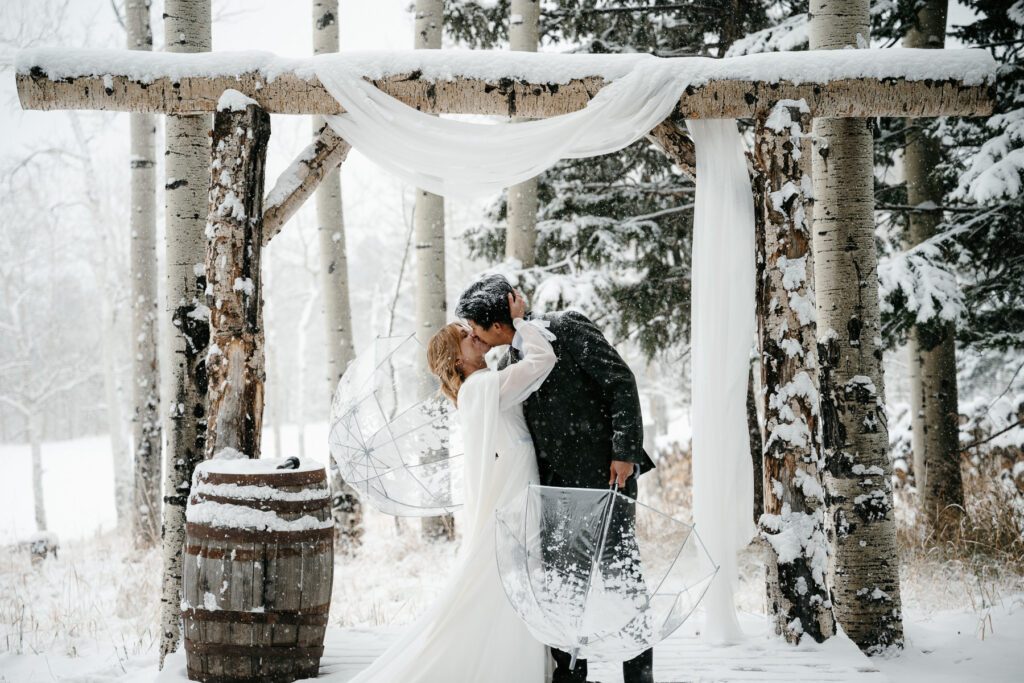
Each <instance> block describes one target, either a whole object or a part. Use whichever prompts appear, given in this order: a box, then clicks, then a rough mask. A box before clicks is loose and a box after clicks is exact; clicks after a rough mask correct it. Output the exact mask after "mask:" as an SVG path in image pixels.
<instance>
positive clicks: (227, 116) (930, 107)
mask: <svg viewBox="0 0 1024 683" xmlns="http://www.w3.org/2000/svg"><path fill="white" fill-rule="evenodd" d="M922 52H927V55H926V56H925V55H922V54H921V53H922ZM351 58H352V59H353V60H355V61H356V62H357V63H359V64H361V65H363V67H364V70H363V73H364V78H366V79H367V80H368V81H370V82H371V83H373V84H374V85H375V86H376V87H377V88H379V89H380V90H382V91H384V92H386V93H388V94H389V95H391V96H393V97H395V98H397V99H399V100H401V101H402V102H404V103H406V104H408V105H409V106H412V107H415V108H417V109H419V110H421V111H424V112H428V113H434V114H445V113H453V114H491V115H501V116H519V117H528V118H542V117H550V116H556V115H559V114H565V113H568V112H572V111H576V110H579V109H581V108H583V107H584V106H586V104H587V103H588V102H589V101H590V99H591V98H592V97H593V96H594V95H595V94H596V93H597V92H598V91H599V90H600V89H601V88H602V87H604V86H605V85H606V83H607V82H608V78H606V76H607V74H608V73H615V72H616V69H618V72H619V73H621V71H622V69H621V68H620V67H622V66H623V65H624V64H626V63H627V61H626V60H629V59H633V58H635V56H629V55H602V56H600V57H599V58H597V59H595V56H592V55H543V54H539V55H530V54H518V55H511V54H509V53H486V52H480V53H459V54H457V55H452V54H451V53H445V52H443V51H416V52H408V53H377V54H353V55H352V57H351ZM679 59H685V58H679ZM719 64H720V68H718V69H717V70H715V71H714V72H713V73H712V74H711V75H710V76H708V75H706V74H705V75H704V76H703V77H701V78H698V79H695V80H694V82H693V83H692V84H691V85H690V86H688V87H686V88H685V89H684V90H683V92H681V93H680V96H679V104H678V106H677V108H676V110H675V111H674V112H673V113H672V114H671V115H670V116H669V118H667V119H666V120H665V121H663V122H662V123H661V124H659V125H658V126H657V127H655V128H654V129H653V130H652V131H650V133H649V134H648V138H649V139H651V140H652V141H654V142H655V143H656V144H657V145H659V146H660V147H661V148H662V149H663V150H664V151H665V153H667V154H668V155H669V156H670V157H671V158H672V159H673V161H674V162H676V163H677V164H678V165H679V166H680V167H681V168H682V169H683V172H684V173H687V174H689V175H691V176H692V175H694V174H695V172H696V170H695V169H696V164H695V155H694V149H693V144H692V141H691V140H690V138H689V136H688V134H687V133H686V129H685V126H684V125H683V121H684V120H686V119H700V118H750V119H753V120H754V122H755V133H754V139H755V145H754V151H753V154H752V156H751V161H752V164H751V166H752V185H753V188H754V195H755V196H754V201H755V207H756V229H757V235H756V250H757V254H756V259H757V267H758V275H757V284H756V286H757V295H756V300H757V317H758V340H759V351H760V354H759V357H760V365H761V377H762V388H765V387H766V386H768V387H787V386H796V385H797V384H799V382H800V381H806V382H810V384H811V386H813V387H817V386H818V383H819V364H818V347H817V343H818V331H817V328H816V322H815V318H814V316H813V315H808V314H807V310H806V306H807V304H808V301H810V303H811V306H812V308H813V302H814V289H813V287H814V285H813V282H814V281H813V256H814V255H813V253H812V249H811V244H812V241H813V240H812V232H811V227H810V225H809V216H810V215H811V213H810V209H811V202H812V201H813V200H812V199H811V197H810V187H811V184H810V174H811V170H810V169H811V154H812V147H811V124H812V120H813V119H814V118H815V117H819V118H869V117H934V116H986V115H988V114H990V113H991V110H992V102H993V86H992V85H991V84H992V82H993V80H994V78H993V77H994V64H993V63H991V60H990V59H988V58H987V55H985V54H984V53H978V52H975V51H937V50H928V51H914V50H882V51H870V50H836V51H810V52H800V53H776V54H769V55H756V56H753V57H749V58H735V59H732V60H728V59H727V60H720V61H719ZM682 66H685V65H682ZM17 67H18V68H17V75H16V78H17V88H18V94H19V97H20V100H21V104H22V106H23V107H24V108H25V109H42V110H52V109H99V110H109V111H125V112H148V113H156V114H178V115H190V114H203V113H214V114H215V116H214V128H213V139H212V147H211V164H212V168H213V169H218V170H219V171H223V170H228V171H230V172H229V173H222V172H217V173H212V174H211V187H210V193H209V197H210V211H209V220H208V227H207V236H208V243H207V251H206V274H207V285H208V289H207V295H208V297H209V299H210V301H211V302H216V305H211V306H210V309H211V315H210V327H211V330H210V332H211V348H214V347H213V344H215V345H216V347H215V348H216V350H217V351H216V354H215V355H214V356H211V357H210V360H209V361H208V372H209V379H210V382H209V386H210V387H211V389H210V391H209V393H208V404H209V410H208V412H207V414H208V417H209V423H208V429H207V440H206V454H207V457H209V456H210V455H212V454H213V453H214V452H216V451H218V450H220V449H222V448H225V447H231V448H235V449H237V450H239V451H241V452H243V453H246V454H248V455H249V456H250V457H258V455H259V450H260V430H261V422H262V406H263V380H264V371H263V368H264V360H263V323H262V312H261V306H262V298H261V288H260V283H261V278H260V253H261V249H262V247H263V246H265V245H266V244H267V243H268V242H269V241H270V240H271V239H272V238H273V237H274V236H275V235H276V234H277V233H278V232H280V230H281V229H282V227H283V226H284V224H285V223H286V222H287V220H288V219H289V218H290V217H291V216H292V215H294V213H295V212H296V211H297V209H298V208H299V206H301V204H302V203H303V202H304V201H305V200H306V199H307V198H308V197H309V196H310V195H311V194H312V193H313V191H314V190H315V188H316V186H317V185H318V183H319V182H320V180H321V179H322V178H323V177H324V175H325V174H326V173H327V172H328V171H330V170H331V169H333V168H336V167H337V166H339V165H340V164H341V163H342V162H343V161H344V159H345V157H346V155H347V153H348V151H349V145H348V143H346V142H345V141H344V140H343V139H342V138H341V137H339V136H338V135H337V134H335V133H334V132H333V131H332V130H331V129H330V128H329V127H325V128H324V129H323V130H322V132H321V133H320V135H319V137H318V138H317V139H316V140H315V141H314V142H313V144H312V145H311V146H309V147H308V148H306V149H305V150H303V151H302V152H301V153H300V154H299V156H298V157H297V158H296V160H295V162H294V163H293V164H292V166H291V167H290V169H289V170H288V171H287V172H286V173H285V174H284V175H283V176H282V178H281V179H279V180H278V182H277V185H276V187H275V189H274V191H272V192H271V193H270V194H269V195H268V196H269V197H271V198H273V200H272V201H266V202H265V199H264V192H263V189H264V187H263V186H264V165H265V163H264V162H265V155H266V147H267V141H268V139H269V136H270V117H269V113H276V114H336V113H341V108H340V106H339V105H338V103H337V102H336V101H335V100H334V99H333V98H332V97H331V96H330V94H328V93H327V91H326V90H325V89H324V87H323V86H322V85H321V83H320V82H319V80H318V79H317V78H316V76H315V73H314V68H313V63H312V61H311V60H283V59H278V58H275V57H273V56H272V55H267V54H264V53H238V54H232V53H205V54H168V53H140V52H128V51H62V50H37V51H29V52H26V53H22V54H21V55H20V56H19V59H18V65H17ZM545 74H550V77H547V76H546V75H545ZM230 90H234V91H238V93H240V95H237V96H231V97H227V98H225V99H224V100H223V104H224V106H222V107H218V102H221V101H222V100H221V98H222V95H224V93H225V92H226V91H230ZM242 95H244V96H246V97H248V98H251V101H249V102H246V101H245V100H244V98H242V97H241V96H242ZM232 105H234V106H232ZM827 199H828V198H822V199H819V202H823V201H827ZM818 208H819V210H820V209H821V208H822V207H821V206H819V207H818ZM824 208H825V210H827V209H828V207H824ZM239 283H241V284H239ZM763 404H764V406H763V407H764V415H765V420H764V421H765V424H764V425H763V426H764V428H765V433H767V434H771V433H773V432H774V431H775V430H776V429H778V428H780V427H785V426H787V425H792V424H794V423H801V424H802V425H803V426H804V427H806V428H807V429H808V432H809V434H808V435H809V437H810V438H809V439H807V440H805V441H804V442H803V443H802V444H801V443H799V440H796V441H789V442H787V441H784V440H776V441H775V442H774V443H769V445H768V446H767V447H766V450H765V454H764V477H765V481H766V482H773V481H774V482H777V483H779V486H770V485H769V486H765V487H764V499H765V501H764V502H765V511H766V512H767V513H773V514H778V513H780V512H781V511H782V510H783V509H784V507H788V509H790V510H794V511H805V512H807V513H813V512H815V511H819V510H820V509H821V508H822V507H823V506H824V504H825V502H824V499H823V497H822V496H820V495H816V494H815V488H814V487H813V486H810V487H809V486H807V485H806V482H807V481H813V482H818V481H820V480H821V473H820V472H819V471H818V466H817V464H816V463H817V460H818V458H817V455H816V453H817V452H818V451H820V442H819V441H818V437H817V436H816V421H817V420H818V419H819V417H818V407H817V398H816V393H815V392H813V391H812V392H811V393H809V394H808V393H806V392H801V391H792V392H789V393H787V394H786V395H784V396H778V395H774V396H773V395H771V394H770V392H767V391H765V392H764V398H763ZM801 482H803V484H802V483H801ZM817 490H819V491H820V486H819V487H818V489H817ZM181 504H182V505H183V504H184V502H183V501H181ZM819 517H820V515H819ZM775 560H776V562H775V564H774V565H772V563H769V568H768V570H769V572H770V574H773V576H774V577H775V578H776V579H778V577H779V575H780V574H781V573H782V572H783V571H786V572H788V574H789V576H790V577H791V578H792V577H793V576H794V571H795V572H796V574H799V575H801V576H810V572H811V569H810V568H809V567H800V568H797V569H795V570H794V568H793V567H792V564H793V563H790V566H789V567H788V568H783V567H782V564H781V561H779V558H778V556H777V555H776V557H775ZM777 583H778V582H777ZM782 584H784V585H782V586H781V587H780V588H778V589H777V590H776V591H775V593H774V594H773V595H772V596H771V600H770V602H771V603H772V611H773V612H774V613H775V614H776V617H777V622H776V623H777V626H778V628H779V629H780V632H782V629H784V628H785V623H780V622H779V621H778V617H779V616H781V615H798V616H801V617H802V618H803V619H804V621H803V629H804V630H806V631H807V632H809V633H811V634H812V635H814V636H815V637H816V638H820V637H827V636H828V635H831V631H832V629H833V626H832V622H831V614H830V613H829V615H828V618H827V619H824V618H821V615H822V610H827V609H828V595H827V594H825V595H824V596H823V595H821V594H820V593H817V592H815V591H814V590H811V591H807V590H806V582H805V583H804V590H803V591H800V590H798V588H799V585H800V584H799V582H798V581H792V580H791V581H789V582H788V584H787V582H782ZM823 600H824V605H823Z"/></svg>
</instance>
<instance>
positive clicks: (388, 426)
mask: <svg viewBox="0 0 1024 683" xmlns="http://www.w3.org/2000/svg"><path fill="white" fill-rule="evenodd" d="M373 397H374V400H376V401H377V407H378V408H380V411H381V413H382V414H383V413H384V406H382V405H381V404H380V399H379V398H378V397H377V392H374V394H373ZM384 428H385V429H387V430H388V435H389V436H390V437H391V443H392V444H394V443H395V439H394V435H392V434H391V423H390V422H385V423H384ZM395 451H397V452H398V457H399V459H400V460H401V462H402V467H403V468H405V466H406V463H405V458H404V457H402V453H401V451H399V449H398V446H397V444H396V445H395ZM406 471H408V470H406ZM412 480H413V481H415V482H416V483H417V484H419V487H420V488H421V489H423V490H424V491H425V492H426V494H427V496H428V497H429V498H430V499H432V500H433V501H434V503H435V505H440V506H442V507H443V506H444V503H443V502H441V499H440V498H439V497H438V496H437V495H436V494H434V492H433V491H431V490H430V489H428V488H427V487H426V486H424V484H423V482H421V481H420V480H419V479H418V478H416V477H412ZM385 495H387V494H385Z"/></svg>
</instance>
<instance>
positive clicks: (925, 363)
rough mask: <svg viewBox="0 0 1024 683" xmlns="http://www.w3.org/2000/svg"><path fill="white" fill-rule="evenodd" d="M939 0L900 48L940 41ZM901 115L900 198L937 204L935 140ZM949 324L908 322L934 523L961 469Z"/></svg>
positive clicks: (926, 232) (915, 229) (958, 497)
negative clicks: (904, 128)
mask: <svg viewBox="0 0 1024 683" xmlns="http://www.w3.org/2000/svg"><path fill="white" fill-rule="evenodd" d="M946 9H947V4H946V0H927V1H926V2H925V3H923V4H922V5H921V7H920V9H919V10H918V12H917V20H918V25H917V26H915V27H911V28H910V29H909V30H908V31H907V34H906V35H905V36H904V37H903V46H904V47H916V48H938V49H940V50H941V49H942V48H943V47H945V44H946ZM924 123H926V122H923V121H921V120H913V119H907V120H906V126H907V145H906V148H905V149H904V153H903V174H904V179H905V180H906V183H907V204H908V205H909V206H921V205H924V204H929V203H931V204H932V205H934V206H940V205H941V204H942V189H941V188H940V187H939V186H938V183H937V182H936V181H935V179H934V178H933V177H932V174H933V173H934V172H935V169H936V168H937V167H938V166H939V165H940V163H941V162H942V147H941V145H940V144H939V141H938V140H937V139H935V138H933V137H931V136H929V135H928V134H927V133H926V132H925V131H924V130H923V128H922V124H924ZM941 221H942V212H941V211H940V210H936V211H920V212H918V211H913V212H911V213H910V215H909V226H908V229H907V232H906V234H905V239H904V245H903V246H904V248H905V249H912V248H913V247H914V246H916V245H918V244H920V243H921V242H924V241H925V240H927V239H929V238H930V237H932V236H933V235H935V233H936V229H937V226H938V224H939V223H940V222H941ZM955 335H956V326H955V323H952V322H948V323H945V324H942V325H941V326H939V325H934V326H930V329H929V330H925V329H923V328H920V327H918V326H916V325H915V326H914V327H911V328H910V331H909V334H908V339H907V355H908V359H907V360H908V361H909V363H908V366H909V370H910V421H911V426H912V428H913V452H914V484H915V486H916V488H917V495H918V501H919V504H920V506H921V511H922V512H923V513H924V514H925V517H926V518H927V519H929V520H930V521H931V522H932V523H933V524H935V525H937V526H942V524H943V522H944V521H946V520H955V519H956V517H957V516H958V512H959V511H960V510H962V509H963V504H964V491H963V478H962V475H961V471H960V441H959V423H960V410H959V405H958V392H957V381H956V337H955Z"/></svg>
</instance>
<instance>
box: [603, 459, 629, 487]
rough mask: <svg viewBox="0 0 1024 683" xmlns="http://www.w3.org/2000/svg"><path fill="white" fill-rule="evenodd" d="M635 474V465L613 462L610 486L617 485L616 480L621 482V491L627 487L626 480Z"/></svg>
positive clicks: (619, 461) (620, 461) (618, 461)
mask: <svg viewBox="0 0 1024 683" xmlns="http://www.w3.org/2000/svg"><path fill="white" fill-rule="evenodd" d="M632 474H633V463H631V462H623V461H622V460H612V476H611V478H610V479H609V480H608V485H609V486H611V485H612V484H614V483H615V480H616V479H618V480H619V488H620V489H621V488H622V487H624V486H625V485H626V480H627V479H629V477H630V476H631V475H632Z"/></svg>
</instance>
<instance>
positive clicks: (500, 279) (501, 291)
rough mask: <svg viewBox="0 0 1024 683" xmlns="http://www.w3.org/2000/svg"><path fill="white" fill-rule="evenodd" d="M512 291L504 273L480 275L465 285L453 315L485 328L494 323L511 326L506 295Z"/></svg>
mask: <svg viewBox="0 0 1024 683" xmlns="http://www.w3.org/2000/svg"><path fill="white" fill-rule="evenodd" d="M514 291H515V290H514V289H513V288H512V285H510V284H509V282H508V280H506V279H505V276H504V275H488V276H486V277H482V278H480V279H479V280H477V281H476V282H474V283H473V284H471V285H470V286H469V287H467V288H466V291H464V292H463V293H462V296H460V297H459V305H458V306H457V307H456V308H455V315H457V316H459V317H460V318H465V319H466V320H472V321H473V322H475V323H476V324H477V325H479V326H480V327H483V328H485V329H486V328H488V327H490V326H491V325H493V324H494V323H503V324H505V325H508V326H509V327H512V315H511V313H510V312H509V309H508V295H509V294H511V293H512V292H514Z"/></svg>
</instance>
